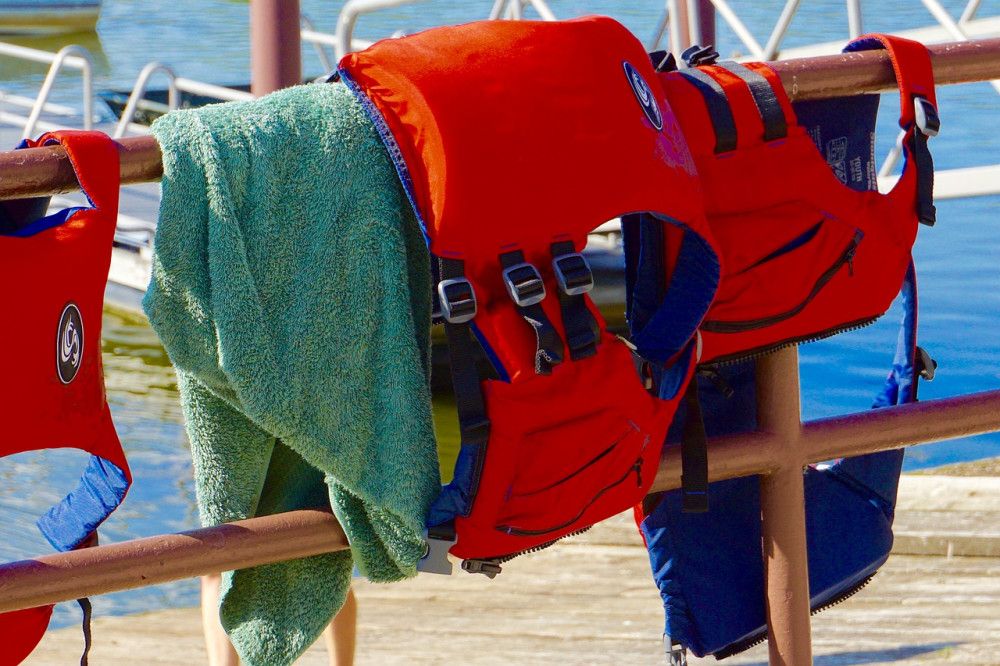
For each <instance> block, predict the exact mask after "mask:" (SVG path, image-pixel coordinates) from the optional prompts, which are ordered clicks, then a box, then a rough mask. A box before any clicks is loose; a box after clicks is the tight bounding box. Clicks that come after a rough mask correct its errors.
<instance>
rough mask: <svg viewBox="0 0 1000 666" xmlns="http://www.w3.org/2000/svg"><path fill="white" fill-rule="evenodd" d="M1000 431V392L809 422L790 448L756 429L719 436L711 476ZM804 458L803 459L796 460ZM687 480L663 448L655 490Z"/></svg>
mask: <svg viewBox="0 0 1000 666" xmlns="http://www.w3.org/2000/svg"><path fill="white" fill-rule="evenodd" d="M998 429H1000V390H996V391H984V392H981V393H970V394H968V395H963V396H958V397H954V398H941V399H938V400H928V401H926V402H915V403H910V404H907V405H899V406H898V407H887V408H883V409H872V410H869V411H865V412H858V413H855V414H848V415H846V416H835V417H832V418H826V419H818V420H815V421H807V422H806V423H804V424H802V428H801V431H800V432H799V434H798V436H797V437H795V438H794V439H795V441H794V443H793V446H790V447H788V446H787V441H788V436H787V435H781V436H779V435H776V434H773V433H769V432H753V433H746V434H740V435H726V436H724V437H716V438H713V439H712V440H711V441H710V443H709V447H710V449H711V451H712V455H710V456H709V458H708V476H709V478H710V479H711V480H712V481H724V480H726V479H735V478H737V477H741V476H752V475H755V474H771V473H773V472H776V471H777V470H778V469H780V468H782V467H786V466H789V467H795V466H798V467H804V466H806V465H809V464H812V463H818V462H823V461H824V460H832V459H834V458H840V457H844V456H856V455H861V454H863V453H875V452H878V451H888V450H891V449H898V448H902V447H904V446H911V445H913V444H923V443H931V442H939V441H942V440H945V439H956V438H958V437H970V436H972V435H980V434H983V433H987V432H993V431H996V430H998ZM795 458H798V460H795ZM680 483H681V452H680V450H679V447H671V448H668V449H666V450H665V451H664V452H663V458H662V459H661V460H660V468H659V471H658V472H657V474H656V480H655V481H654V482H653V487H652V489H651V490H650V492H660V491H663V490H673V489H675V488H679V487H680Z"/></svg>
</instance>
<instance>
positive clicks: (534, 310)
mask: <svg viewBox="0 0 1000 666" xmlns="http://www.w3.org/2000/svg"><path fill="white" fill-rule="evenodd" d="M500 264H501V265H502V266H503V267H504V269H510V268H513V267H516V266H519V265H523V266H524V267H525V268H526V269H529V270H528V272H529V273H530V271H531V269H533V271H534V273H533V276H531V277H529V282H530V286H529V287H528V288H530V289H531V290H532V291H533V292H534V294H535V297H533V298H529V299H527V300H518V299H516V297H515V294H514V293H512V294H511V298H512V300H514V307H516V308H517V311H518V313H519V314H520V315H521V317H522V318H523V319H524V321H526V322H528V325H529V326H531V328H532V330H533V331H534V332H535V339H536V345H535V373H536V374H539V375H548V374H551V373H552V368H553V367H555V366H557V365H559V364H560V363H562V361H563V341H562V338H560V337H559V332H558V331H557V330H556V328H555V326H553V325H552V322H551V321H550V320H549V318H548V316H547V315H546V314H545V310H543V309H542V306H541V299H542V298H544V297H545V285H544V284H542V283H541V276H540V275H539V274H538V269H536V268H534V267H533V266H530V264H525V261H524V252H522V251H521V250H514V251H511V252H504V253H503V254H501V255H500ZM508 276H509V273H508V272H507V271H506V270H505V280H506V281H507V282H508V288H514V289H516V288H517V287H519V286H522V285H519V284H513V283H511V277H508ZM536 280H537V283H538V284H535V281H536ZM523 286H528V283H525V284H524V285H523Z"/></svg>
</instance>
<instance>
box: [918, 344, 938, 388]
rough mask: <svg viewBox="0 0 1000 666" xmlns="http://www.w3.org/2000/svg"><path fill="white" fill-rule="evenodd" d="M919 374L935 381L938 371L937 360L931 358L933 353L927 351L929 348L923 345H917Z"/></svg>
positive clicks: (927, 379) (930, 380)
mask: <svg viewBox="0 0 1000 666" xmlns="http://www.w3.org/2000/svg"><path fill="white" fill-rule="evenodd" d="M916 362H917V374H919V375H920V376H921V377H923V378H924V379H925V380H926V381H929V382H932V381H934V375H935V373H936V372H937V367H938V364H937V361H935V360H934V359H933V358H931V355H930V354H928V353H927V350H926V349H924V348H923V347H917V358H916Z"/></svg>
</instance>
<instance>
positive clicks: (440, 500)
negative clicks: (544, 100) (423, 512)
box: [427, 444, 479, 527]
mask: <svg viewBox="0 0 1000 666" xmlns="http://www.w3.org/2000/svg"><path fill="white" fill-rule="evenodd" d="M478 455H479V447H478V446H475V445H472V444H462V446H461V447H459V449H458V458H456V460H455V473H454V476H453V478H452V480H451V483H449V484H447V485H445V486H443V487H442V488H441V494H440V495H438V496H437V499H435V500H434V504H432V505H431V508H430V511H429V512H428V514H427V526H428V527H434V526H435V525H441V524H442V523H446V522H448V521H449V520H452V519H454V518H455V517H456V516H468V515H469V512H470V511H472V500H473V496H472V492H473V487H472V486H473V479H474V478H475V476H476V460H477V458H478Z"/></svg>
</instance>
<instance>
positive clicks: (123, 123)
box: [112, 62, 253, 139]
mask: <svg viewBox="0 0 1000 666" xmlns="http://www.w3.org/2000/svg"><path fill="white" fill-rule="evenodd" d="M155 74H162V75H163V76H164V77H166V79H167V108H166V109H165V110H166V111H173V110H174V109H177V108H178V107H179V106H180V101H181V100H180V98H181V96H180V93H182V92H188V93H192V94H195V95H204V96H206V97H213V98H215V99H218V100H219V101H220V102H233V101H238V100H247V99H253V95H251V94H250V93H249V92H246V91H244V90H234V89H233V88H227V87H225V86H218V85H215V84H212V83H205V82H204V81H195V80H193V79H185V78H183V77H180V76H177V74H176V73H175V72H174V70H173V69H171V68H170V66H169V65H164V64H163V63H160V62H151V63H149V64H147V65H146V66H145V67H143V68H142V71H141V72H139V76H138V77H137V78H136V80H135V85H134V86H133V87H132V92H131V94H129V97H128V102H126V104H125V108H124V110H123V111H122V115H121V118H120V119H119V120H118V124H117V125H116V126H115V131H114V133H113V134H112V136H113V137H114V138H116V139H120V138H121V137H123V136H125V134H126V132H129V131H132V132H137V133H139V134H147V133H148V132H149V128H148V127H147V126H145V125H140V124H138V123H134V122H132V119H133V118H134V117H135V112H136V111H137V110H138V109H139V108H140V106H141V104H142V102H143V98H144V97H145V95H146V90H147V88H148V87H149V81H150V79H151V78H152V77H153V76H154V75H155Z"/></svg>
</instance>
